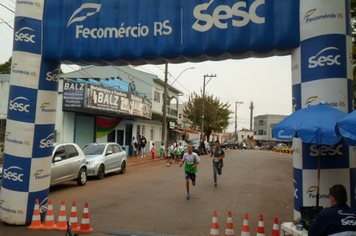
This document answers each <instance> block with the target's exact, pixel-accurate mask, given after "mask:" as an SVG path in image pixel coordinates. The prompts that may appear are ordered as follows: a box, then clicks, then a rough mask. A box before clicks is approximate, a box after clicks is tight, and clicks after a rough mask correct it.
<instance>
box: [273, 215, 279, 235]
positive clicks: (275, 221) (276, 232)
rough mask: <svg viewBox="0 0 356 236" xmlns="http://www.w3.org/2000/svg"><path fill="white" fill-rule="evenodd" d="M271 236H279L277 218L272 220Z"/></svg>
mask: <svg viewBox="0 0 356 236" xmlns="http://www.w3.org/2000/svg"><path fill="white" fill-rule="evenodd" d="M272 236H279V227H278V218H277V217H276V218H274V224H273V229H272Z"/></svg>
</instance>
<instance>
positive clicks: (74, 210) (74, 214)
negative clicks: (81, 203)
mask: <svg viewBox="0 0 356 236" xmlns="http://www.w3.org/2000/svg"><path fill="white" fill-rule="evenodd" d="M69 222H70V224H71V225H72V229H73V231H79V230H80V227H79V225H78V216H77V204H76V203H75V201H74V202H73V205H72V209H71V211H70V218H69Z"/></svg>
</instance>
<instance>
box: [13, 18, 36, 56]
mask: <svg viewBox="0 0 356 236" xmlns="http://www.w3.org/2000/svg"><path fill="white" fill-rule="evenodd" d="M41 28H42V21H40V20H35V19H32V18H27V17H22V16H21V17H15V29H14V51H22V52H30V53H35V54H41V45H42V37H41Z"/></svg>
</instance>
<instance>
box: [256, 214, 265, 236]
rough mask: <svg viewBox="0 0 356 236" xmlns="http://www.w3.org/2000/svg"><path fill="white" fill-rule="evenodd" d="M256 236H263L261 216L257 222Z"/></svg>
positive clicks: (263, 228) (263, 229)
mask: <svg viewBox="0 0 356 236" xmlns="http://www.w3.org/2000/svg"><path fill="white" fill-rule="evenodd" d="M257 236H265V226H264V223H263V215H262V214H261V215H260V221H259V222H258V229H257Z"/></svg>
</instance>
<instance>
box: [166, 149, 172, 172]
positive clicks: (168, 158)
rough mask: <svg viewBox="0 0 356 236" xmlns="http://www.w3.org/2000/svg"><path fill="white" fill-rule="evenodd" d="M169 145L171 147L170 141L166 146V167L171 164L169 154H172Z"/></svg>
mask: <svg viewBox="0 0 356 236" xmlns="http://www.w3.org/2000/svg"><path fill="white" fill-rule="evenodd" d="M171 147H172V146H171V143H168V146H167V167H170V166H171V154H172V151H171Z"/></svg>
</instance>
